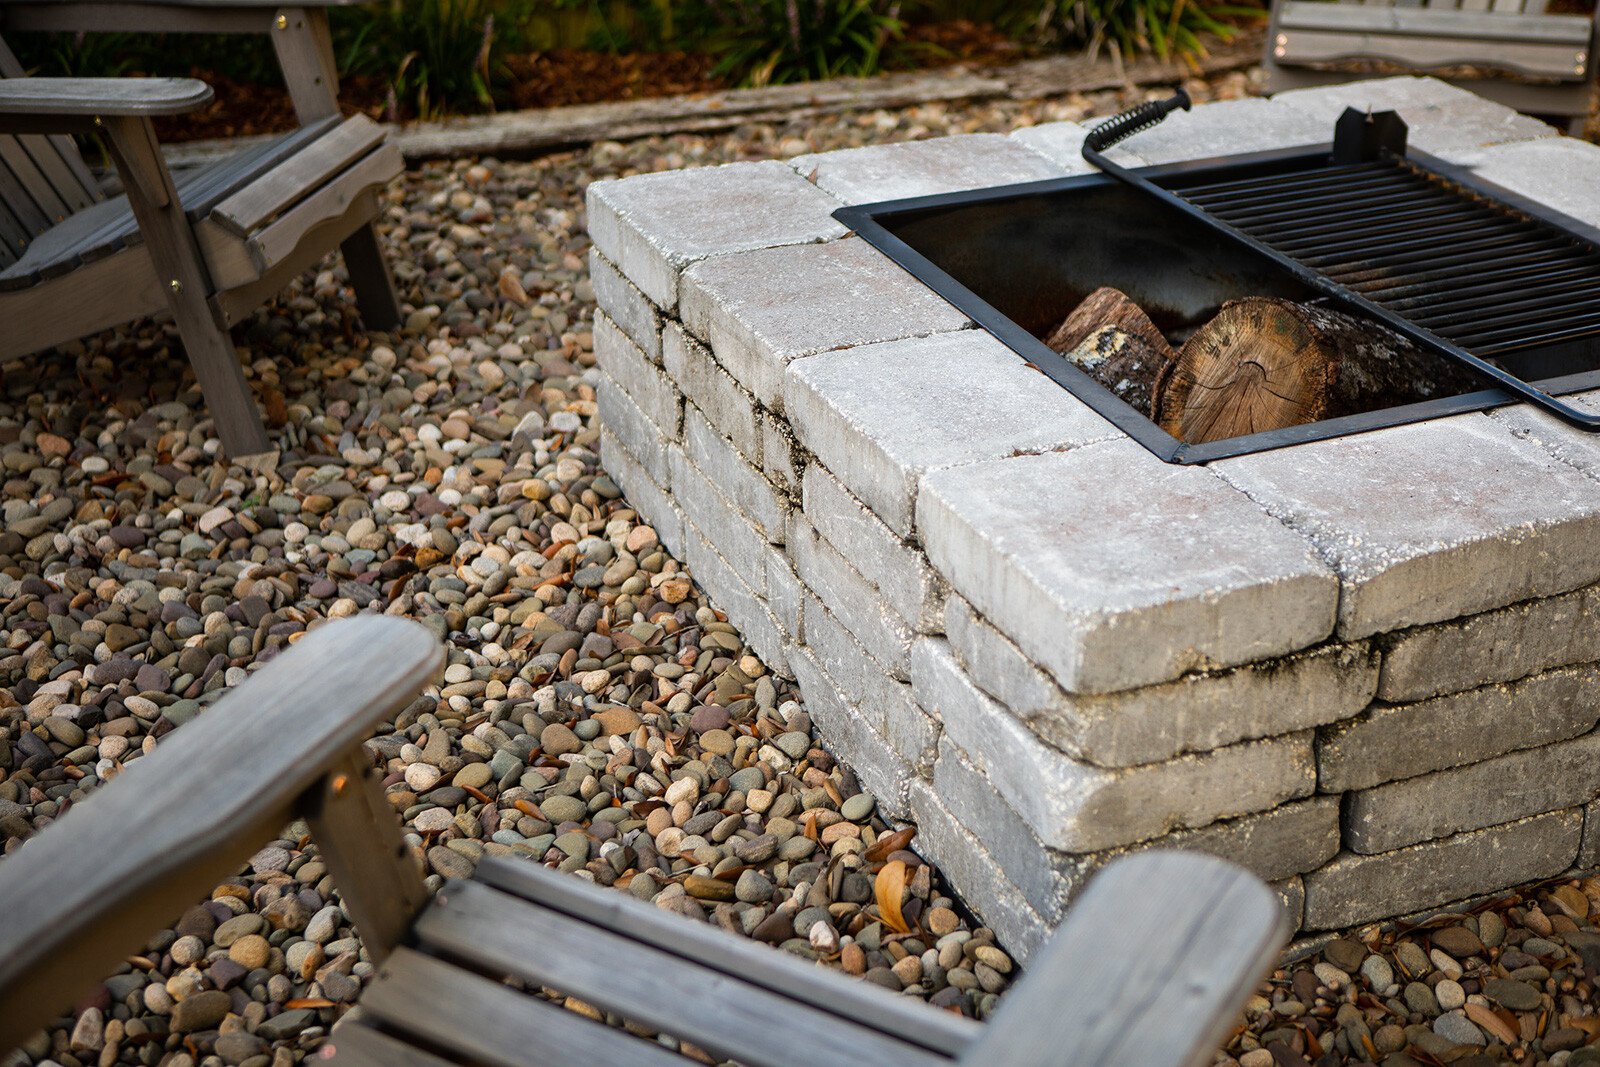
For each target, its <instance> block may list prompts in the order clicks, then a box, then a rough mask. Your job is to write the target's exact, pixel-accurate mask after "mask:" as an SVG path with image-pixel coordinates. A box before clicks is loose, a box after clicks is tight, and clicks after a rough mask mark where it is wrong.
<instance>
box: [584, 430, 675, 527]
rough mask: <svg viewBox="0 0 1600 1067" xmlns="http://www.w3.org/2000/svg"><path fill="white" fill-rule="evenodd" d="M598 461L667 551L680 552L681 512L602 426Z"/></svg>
mask: <svg viewBox="0 0 1600 1067" xmlns="http://www.w3.org/2000/svg"><path fill="white" fill-rule="evenodd" d="M600 462H601V463H602V464H603V465H604V466H605V469H606V473H607V474H609V475H611V479H612V480H613V481H614V482H616V483H617V485H618V486H620V487H621V489H622V491H623V493H625V494H626V495H627V498H628V503H629V504H631V505H632V506H633V508H634V509H635V510H636V511H638V513H639V515H640V517H641V518H642V519H643V521H644V522H645V523H646V524H647V525H649V526H651V527H652V528H654V530H655V531H656V537H657V539H659V540H660V542H661V543H662V544H664V545H666V546H667V549H668V551H670V552H672V553H673V554H674V555H678V556H681V555H682V552H683V544H684V538H683V512H681V511H680V510H679V509H678V505H677V504H676V503H675V502H674V501H673V499H672V497H671V496H670V495H668V493H667V491H666V490H665V489H664V488H662V487H661V486H659V485H657V484H656V483H655V481H653V480H652V479H651V477H650V472H649V471H647V470H645V468H644V466H643V465H642V464H641V463H640V462H639V461H638V460H637V459H635V458H634V457H633V454H632V453H630V452H629V451H628V450H627V449H626V448H625V447H623V444H622V442H621V441H619V440H617V437H616V435H615V434H613V433H612V432H611V430H610V429H609V428H608V427H604V426H603V427H601V429H600Z"/></svg>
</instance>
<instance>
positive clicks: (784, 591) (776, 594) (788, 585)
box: [767, 546, 805, 638]
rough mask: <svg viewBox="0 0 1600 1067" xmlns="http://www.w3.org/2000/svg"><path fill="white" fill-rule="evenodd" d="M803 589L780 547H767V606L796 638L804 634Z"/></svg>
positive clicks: (791, 564) (798, 577) (792, 566)
mask: <svg viewBox="0 0 1600 1067" xmlns="http://www.w3.org/2000/svg"><path fill="white" fill-rule="evenodd" d="M804 599H805V590H804V587H802V586H801V585H800V576H799V575H797V574H795V572H794V564H793V563H791V562H790V561H789V557H788V556H787V555H786V554H785V553H784V551H783V550H782V549H780V548H773V547H771V546H768V548H767V608H768V609H769V610H770V611H771V612H772V614H773V615H774V616H776V617H777V620H778V622H779V623H780V624H782V626H783V628H784V629H785V630H786V631H788V632H789V633H790V634H793V635H794V636H795V637H797V638H802V637H804V636H805V627H804V622H803V619H802V617H801V611H802V605H803V604H804Z"/></svg>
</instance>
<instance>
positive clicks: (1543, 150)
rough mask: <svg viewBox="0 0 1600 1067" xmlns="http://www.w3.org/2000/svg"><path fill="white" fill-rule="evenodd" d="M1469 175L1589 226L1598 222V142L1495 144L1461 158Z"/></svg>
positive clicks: (1565, 140)
mask: <svg viewBox="0 0 1600 1067" xmlns="http://www.w3.org/2000/svg"><path fill="white" fill-rule="evenodd" d="M1466 162H1468V163H1470V165H1471V167H1472V171H1473V173H1474V174H1475V175H1476V176H1477V177H1479V178H1483V179H1486V180H1487V181H1491V182H1493V183H1494V184H1496V185H1499V186H1501V187H1503V188H1505V189H1509V190H1510V191H1511V192H1513V193H1519V194H1521V195H1522V196H1526V197H1528V198H1530V199H1532V200H1537V201H1538V202H1539V203H1540V204H1542V205H1544V206H1546V207H1549V208H1552V209H1554V210H1555V211H1558V212H1560V213H1562V214H1563V215H1568V216H1570V217H1572V218H1574V219H1576V220H1578V221H1579V222H1582V223H1586V224H1587V225H1589V226H1600V145H1594V144H1590V143H1589V142H1588V141H1580V140H1578V139H1577V138H1574V137H1559V138H1558V137H1550V138H1547V139H1544V140H1538V141H1524V142H1520V143H1517V144H1502V145H1495V146H1494V147H1491V148H1485V149H1483V150H1482V151H1480V152H1476V153H1473V154H1472V155H1470V156H1468V157H1466Z"/></svg>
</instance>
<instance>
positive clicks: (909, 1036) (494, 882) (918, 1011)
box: [476, 856, 982, 1056]
mask: <svg viewBox="0 0 1600 1067" xmlns="http://www.w3.org/2000/svg"><path fill="white" fill-rule="evenodd" d="M476 879H477V880H478V881H480V882H483V883H485V884H486V885H491V886H493V887H495V888H496V889H499V890H501V891H503V892H506V893H510V894H513V895H514V896H517V897H520V898H522V899H523V900H528V901H532V902H534V903H538V904H541V905H543V906H545V907H547V908H550V909H551V910H553V911H558V912H561V913H563V914H565V915H570V916H572V917H573V918H576V919H580V920H582V921H583V922H585V923H589V924H592V925H593V926H595V927H596V928H598V929H602V930H609V931H611V932H613V933H619V934H623V935H625V936H627V937H629V938H632V939H635V940H638V941H643V942H646V943H648V944H651V945H654V946H656V947H658V948H660V949H663V950H665V951H668V952H672V953H675V954H677V955H679V956H684V957H687V958H689V959H693V960H695V961H697V962H699V963H701V964H703V965H705V966H706V967H710V968H713V969H715V970H717V971H720V972H721V973H723V974H726V975H730V976H732V977H735V978H738V979H740V980H742V981H746V982H749V983H751V984H753V985H757V986H761V987H763V988H765V989H770V990H772V991H773V992H775V993H781V994H783V995H785V996H789V997H793V998H794V999H795V1000H798V1001H801V1002H803V1003H806V1004H809V1005H811V1006H813V1007H815V1008H818V1009H820V1010H822V1011H827V1012H832V1013H834V1014H848V1015H849V1016H850V1017H851V1018H853V1019H856V1020H857V1021H859V1022H862V1023H864V1024H866V1025H868V1026H871V1027H874V1028H876V1029H878V1030H882V1031H885V1032H888V1033H893V1034H898V1035H899V1036H901V1037H902V1038H903V1039H904V1040H906V1041H909V1042H912V1043H915V1044H919V1045H921V1046H922V1047H923V1048H925V1049H926V1050H928V1051H929V1052H936V1053H940V1054H943V1055H946V1056H953V1055H956V1054H957V1053H959V1052H960V1050H962V1049H963V1048H965V1047H966V1046H968V1045H969V1044H971V1043H972V1042H973V1041H975V1040H976V1039H977V1037H978V1034H979V1033H981V1032H982V1028H981V1027H980V1026H979V1025H978V1024H977V1023H975V1022H973V1021H971V1020H970V1019H965V1018H962V1017H961V1016H959V1015H953V1014H951V1013H949V1012H931V1013H930V1012H927V1011H924V1010H923V1009H922V1005H920V1004H915V1003H911V1002H909V1001H907V1000H906V999H905V998H904V997H898V996H895V995H894V994H893V993H890V992H888V991H887V990H883V989H880V988H878V987H877V986H871V985H866V984H864V983H861V982H851V981H846V980H842V979H841V978H840V976H839V975H837V974H835V973H833V972H832V971H827V970H823V969H821V968H819V967H816V966H813V965H811V964H808V963H803V962H801V961H800V960H798V959H795V958H794V957H792V956H789V955H787V954H785V953H782V952H773V951H771V950H770V949H768V948H767V947H766V946H764V945H758V944H755V943H754V942H751V941H746V940H741V939H739V938H733V937H729V936H727V935H726V934H724V933H723V932H722V931H720V930H717V929H714V928H713V927H710V926H705V925H702V924H698V923H692V922H684V921H683V920H682V919H681V918H679V917H677V916H674V915H669V914H667V913H665V912H663V911H661V910H660V909H659V908H653V907H651V906H650V905H648V904H645V903H643V902H641V901H637V900H634V899H633V898H632V897H629V896H626V895H624V894H621V893H596V892H594V890H593V889H592V887H590V886H589V884H588V883H586V882H582V881H580V880H578V879H576V878H573V877H571V876H570V875H565V874H560V873H558V872H556V871H551V870H547V869H545V868H544V867H542V866H540V865H539V864H536V863H523V862H513V861H510V860H503V859H496V858H495V857H492V856H489V857H485V858H484V859H483V860H482V861H481V862H480V863H479V864H478V870H477V875H476Z"/></svg>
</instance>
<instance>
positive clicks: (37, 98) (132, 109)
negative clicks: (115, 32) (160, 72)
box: [0, 78, 213, 116]
mask: <svg viewBox="0 0 1600 1067" xmlns="http://www.w3.org/2000/svg"><path fill="white" fill-rule="evenodd" d="M212 96H213V93H212V91H211V86H209V85H207V84H206V83H205V82H203V81H197V80H195V79H194V78H4V79H0V112H6V113H10V114H14V115H99V116H108V115H182V114H184V113H186V112H189V111H193V110H195V109H196V108H201V107H204V106H205V105H206V104H208V103H210V102H211V97H212Z"/></svg>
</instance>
